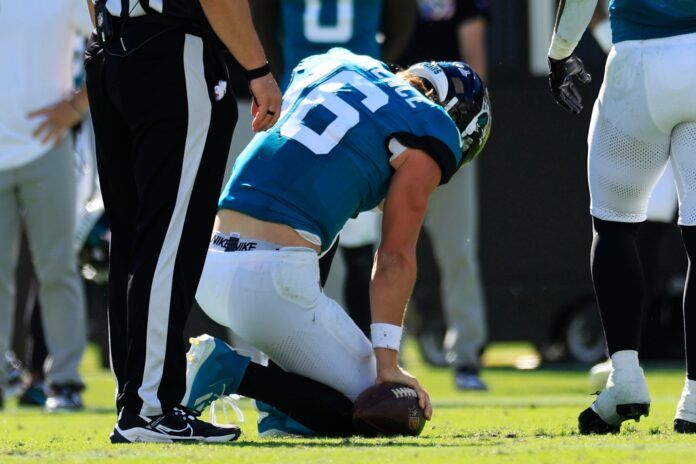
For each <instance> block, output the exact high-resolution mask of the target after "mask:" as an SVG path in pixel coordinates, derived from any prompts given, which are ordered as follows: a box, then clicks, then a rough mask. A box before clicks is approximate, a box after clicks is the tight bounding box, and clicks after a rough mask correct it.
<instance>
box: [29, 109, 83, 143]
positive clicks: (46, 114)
mask: <svg viewBox="0 0 696 464" xmlns="http://www.w3.org/2000/svg"><path fill="white" fill-rule="evenodd" d="M27 117H29V118H38V117H43V121H41V123H40V124H39V125H38V126H37V128H36V129H35V130H34V132H33V133H32V135H33V136H34V137H35V138H37V139H39V140H40V141H41V143H50V144H51V145H56V144H58V142H60V141H61V140H62V139H63V136H64V135H65V133H66V132H67V131H68V130H69V129H70V128H71V127H72V126H74V125H75V124H77V123H78V122H80V121H81V120H82V114H80V112H79V111H77V109H76V108H75V107H74V106H73V105H72V104H71V103H70V102H69V101H68V100H63V101H61V102H58V103H56V104H53V105H50V106H47V107H44V108H41V109H38V110H36V111H32V112H31V113H29V114H28V115H27Z"/></svg>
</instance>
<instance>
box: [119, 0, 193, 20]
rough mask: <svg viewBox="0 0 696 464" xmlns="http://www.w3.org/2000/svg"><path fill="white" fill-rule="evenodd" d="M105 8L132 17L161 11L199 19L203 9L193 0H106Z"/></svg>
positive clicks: (180, 16)
mask: <svg viewBox="0 0 696 464" xmlns="http://www.w3.org/2000/svg"><path fill="white" fill-rule="evenodd" d="M106 8H107V9H108V10H109V13H111V14H112V15H113V16H118V17H121V18H134V17H137V16H144V15H146V14H153V13H154V14H157V13H162V14H165V15H168V16H176V17H179V18H192V19H201V18H202V17H203V11H202V10H201V7H200V4H199V3H198V2H197V1H193V0H106Z"/></svg>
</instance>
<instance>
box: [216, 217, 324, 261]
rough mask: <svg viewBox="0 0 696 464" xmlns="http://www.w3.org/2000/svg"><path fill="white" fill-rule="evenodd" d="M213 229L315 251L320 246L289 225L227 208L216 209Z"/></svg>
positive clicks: (317, 250)
mask: <svg viewBox="0 0 696 464" xmlns="http://www.w3.org/2000/svg"><path fill="white" fill-rule="evenodd" d="M213 230H216V231H220V232H223V233H225V234H231V233H236V234H239V236H240V237H241V238H249V239H256V240H264V241H266V242H273V243H277V244H278V245H282V246H287V247H307V248H311V249H313V250H315V251H316V252H317V253H318V252H320V251H321V249H320V247H318V246H317V245H314V244H313V243H311V242H309V241H307V240H305V239H303V238H302V237H300V235H299V234H298V233H297V232H296V231H295V229H293V228H292V227H290V226H287V225H285V224H278V223H276V222H267V221H261V220H259V219H256V218H253V217H251V216H247V215H246V214H243V213H240V212H237V211H232V210H229V209H221V210H219V211H218V213H217V216H216V217H215V227H214V229H213Z"/></svg>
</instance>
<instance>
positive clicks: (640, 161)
mask: <svg viewBox="0 0 696 464" xmlns="http://www.w3.org/2000/svg"><path fill="white" fill-rule="evenodd" d="M649 66H650V65H649V63H645V61H644V56H643V47H642V46H640V45H638V44H637V43H636V42H622V43H619V44H617V45H616V46H615V47H614V49H612V51H611V53H610V54H609V57H608V59H607V67H606V71H605V75H604V83H603V84H602V88H601V90H600V93H599V97H598V98H597V101H596V102H595V106H594V111H593V113H592V121H591V123H590V131H589V136H588V145H589V157H588V178H589V186H590V197H591V205H590V211H591V213H592V215H593V216H594V217H597V218H599V219H603V220H607V221H615V222H641V221H645V219H646V210H647V205H648V199H649V197H650V192H651V191H652V190H653V187H654V186H655V184H656V183H657V181H658V179H659V178H660V176H661V175H662V172H663V171H664V168H665V165H666V164H667V160H668V159H669V146H670V132H671V130H670V131H665V130H663V129H661V128H660V127H658V125H657V124H656V122H655V120H654V117H653V114H652V106H651V104H650V102H649V97H648V95H647V94H646V79H645V73H644V70H645V69H647V68H648V67H649Z"/></svg>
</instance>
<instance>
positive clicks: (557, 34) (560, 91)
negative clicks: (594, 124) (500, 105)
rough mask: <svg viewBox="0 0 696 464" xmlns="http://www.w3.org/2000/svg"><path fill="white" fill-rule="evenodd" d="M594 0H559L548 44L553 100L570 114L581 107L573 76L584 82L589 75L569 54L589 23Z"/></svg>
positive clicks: (577, 111) (593, 9)
mask: <svg viewBox="0 0 696 464" xmlns="http://www.w3.org/2000/svg"><path fill="white" fill-rule="evenodd" d="M596 6H597V0H561V2H560V4H559V5H558V15H557V16H556V26H555V27H554V31H553V37H552V38H551V46H550V47H549V85H550V86H551V92H553V96H554V98H555V99H556V103H558V104H559V105H561V106H562V107H563V108H565V109H566V110H567V111H570V112H571V113H573V114H579V113H580V111H582V98H581V97H580V93H579V92H578V89H577V88H576V87H575V83H574V81H575V79H577V80H578V81H579V82H581V83H583V84H586V83H588V82H590V80H591V77H590V75H589V74H588V73H587V71H585V67H584V65H583V64H582V61H580V59H579V58H578V57H577V56H575V55H574V54H573V52H574V51H575V47H576V46H577V45H578V43H579V42H580V38H581V37H582V35H583V33H584V32H585V29H587V26H588V25H589V24H590V20H591V19H592V15H593V14H594V11H595V7H596Z"/></svg>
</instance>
